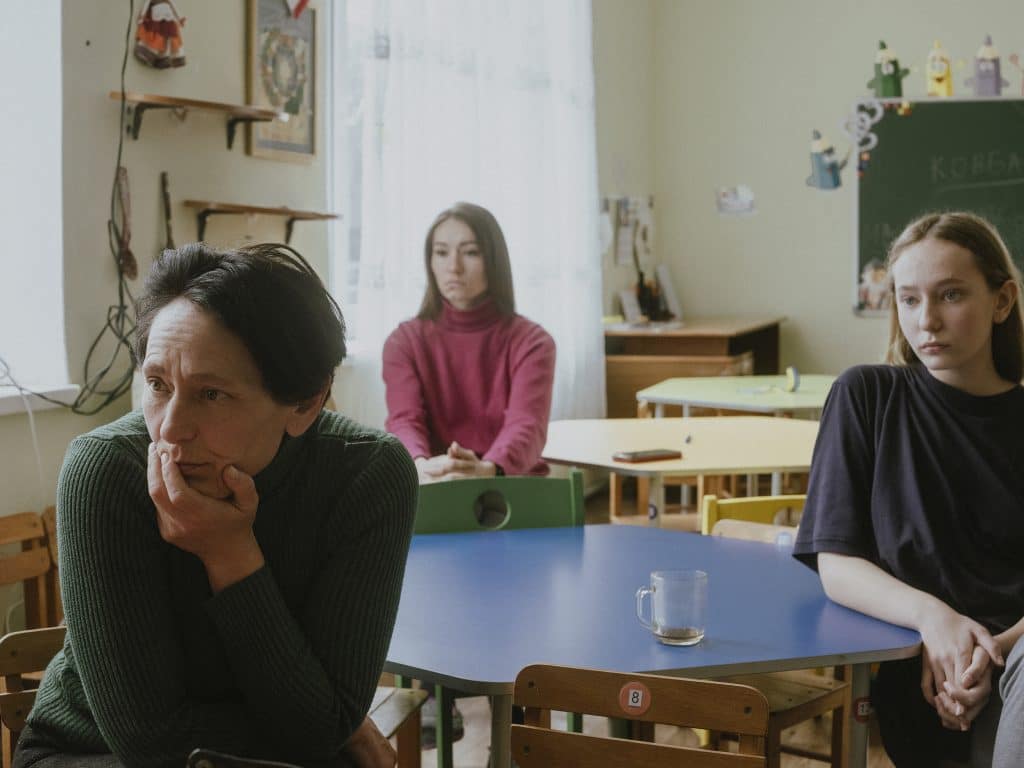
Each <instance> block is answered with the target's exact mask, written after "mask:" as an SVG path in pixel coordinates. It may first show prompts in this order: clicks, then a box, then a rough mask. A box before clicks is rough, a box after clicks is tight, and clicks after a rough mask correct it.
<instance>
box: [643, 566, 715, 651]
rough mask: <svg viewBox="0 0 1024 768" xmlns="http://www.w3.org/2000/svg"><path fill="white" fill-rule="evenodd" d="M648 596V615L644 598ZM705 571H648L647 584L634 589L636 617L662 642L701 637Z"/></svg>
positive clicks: (677, 642) (683, 641) (691, 641)
mask: <svg viewBox="0 0 1024 768" xmlns="http://www.w3.org/2000/svg"><path fill="white" fill-rule="evenodd" d="M647 595H650V596H651V618H650V621H648V620H647V619H645V618H644V598H645V597H646V596H647ZM707 610H708V575H707V573H705V572H704V571H696V570H685V571H652V572H651V585H650V586H649V587H640V589H638V590H637V591H636V617H637V618H638V619H639V620H640V623H641V624H643V625H644V626H645V627H647V628H648V629H649V630H651V632H653V633H654V636H655V637H656V638H658V640H659V641H660V642H662V643H664V644H665V645H696V644H697V643H699V642H700V641H701V640H703V639H704V626H705V619H706V616H707Z"/></svg>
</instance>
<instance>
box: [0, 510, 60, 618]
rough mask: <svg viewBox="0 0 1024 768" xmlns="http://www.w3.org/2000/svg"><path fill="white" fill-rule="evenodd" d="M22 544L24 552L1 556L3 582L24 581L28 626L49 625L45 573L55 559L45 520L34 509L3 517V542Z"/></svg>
mask: <svg viewBox="0 0 1024 768" xmlns="http://www.w3.org/2000/svg"><path fill="white" fill-rule="evenodd" d="M2 544H20V545H21V551H20V552H16V553H15V554H12V555H6V556H0V584H16V583H17V582H19V581H20V582H21V583H22V586H23V589H24V599H25V626H26V627H30V628H35V627H45V626H48V624H49V622H48V621H47V616H46V611H47V608H46V605H47V589H46V575H47V573H48V572H49V571H50V569H51V566H52V565H53V561H52V560H51V558H50V550H49V548H48V546H47V541H46V528H45V527H44V525H43V519H42V517H41V516H40V515H38V514H36V513H35V512H19V513H18V514H14V515H7V516H6V517H0V545H2Z"/></svg>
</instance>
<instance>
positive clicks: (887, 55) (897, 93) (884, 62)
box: [868, 40, 910, 99]
mask: <svg viewBox="0 0 1024 768" xmlns="http://www.w3.org/2000/svg"><path fill="white" fill-rule="evenodd" d="M909 74H910V70H909V69H906V68H903V69H900V61H899V59H897V58H896V54H895V53H893V52H892V51H891V50H889V48H888V46H886V44H885V41H884V40H879V41H878V53H877V54H875V76H874V77H873V78H871V79H870V80H868V88H871V89H873V90H874V92H875V96H877V97H878V98H880V99H889V98H896V99H898V98H900V97H901V96H902V95H903V78H904V77H906V76H907V75H909Z"/></svg>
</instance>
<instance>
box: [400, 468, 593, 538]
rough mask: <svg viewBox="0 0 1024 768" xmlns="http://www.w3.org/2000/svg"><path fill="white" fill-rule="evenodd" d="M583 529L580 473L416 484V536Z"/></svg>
mask: <svg viewBox="0 0 1024 768" xmlns="http://www.w3.org/2000/svg"><path fill="white" fill-rule="evenodd" d="M574 525H583V473H582V472H581V471H580V470H578V469H574V470H572V471H571V472H570V473H569V477H566V478H561V477H473V478H467V479H463V480H448V481H444V482H439V483H428V484H427V485H421V486H420V495H419V506H418V507H417V509H416V522H415V524H414V528H415V531H416V533H461V532H464V531H487V530H515V529H519V528H559V527H563V526H574Z"/></svg>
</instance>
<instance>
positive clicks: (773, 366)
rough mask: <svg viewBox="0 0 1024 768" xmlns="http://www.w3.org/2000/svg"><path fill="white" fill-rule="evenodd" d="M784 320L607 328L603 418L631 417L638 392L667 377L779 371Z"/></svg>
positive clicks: (730, 318)
mask: <svg viewBox="0 0 1024 768" xmlns="http://www.w3.org/2000/svg"><path fill="white" fill-rule="evenodd" d="M783 320H785V317H782V316H780V315H721V316H717V317H687V318H686V321H685V322H683V323H667V324H660V323H651V324H648V325H640V326H632V325H629V324H622V325H618V326H611V327H606V328H605V331H604V345H605V379H606V388H607V398H608V416H609V417H610V418H621V417H627V418H628V417H632V416H635V415H636V410H635V408H636V399H635V395H636V392H637V390H638V389H643V388H644V387H649V386H651V385H652V384H656V383H657V382H659V381H662V380H663V379H666V378H668V377H669V376H690V375H692V376H719V375H721V376H728V375H741V374H748V373H758V374H773V373H778V372H779V325H780V323H782V321H783Z"/></svg>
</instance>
